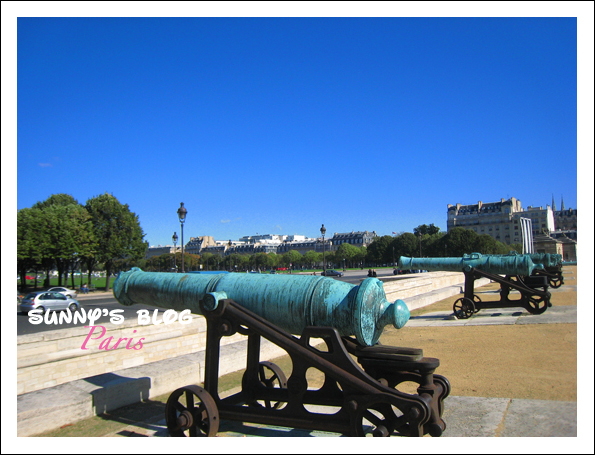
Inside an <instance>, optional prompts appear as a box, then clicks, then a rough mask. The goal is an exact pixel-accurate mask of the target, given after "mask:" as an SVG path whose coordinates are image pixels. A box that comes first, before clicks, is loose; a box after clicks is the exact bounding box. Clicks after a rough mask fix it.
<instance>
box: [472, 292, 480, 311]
mask: <svg viewBox="0 0 595 455" xmlns="http://www.w3.org/2000/svg"><path fill="white" fill-rule="evenodd" d="M476 303H481V297H480V296H478V295H477V294H473V305H474V306H475V311H474V313H477V312H479V308H477V305H475V304H476Z"/></svg>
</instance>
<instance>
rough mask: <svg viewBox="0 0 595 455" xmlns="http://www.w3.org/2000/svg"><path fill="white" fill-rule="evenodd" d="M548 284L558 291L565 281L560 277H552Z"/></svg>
mask: <svg viewBox="0 0 595 455" xmlns="http://www.w3.org/2000/svg"><path fill="white" fill-rule="evenodd" d="M548 284H549V285H550V286H551V287H553V288H554V289H558V288H559V287H560V286H562V285H563V284H564V279H563V278H562V277H561V276H559V275H557V276H552V277H550V278H549V279H548Z"/></svg>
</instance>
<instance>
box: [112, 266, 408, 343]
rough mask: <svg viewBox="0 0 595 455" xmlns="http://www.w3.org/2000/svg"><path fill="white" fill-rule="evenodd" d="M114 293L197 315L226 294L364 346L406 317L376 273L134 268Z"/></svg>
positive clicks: (275, 317)
mask: <svg viewBox="0 0 595 455" xmlns="http://www.w3.org/2000/svg"><path fill="white" fill-rule="evenodd" d="M114 296H115V297H116V299H117V300H118V302H120V303H121V304H123V305H133V304H135V303H143V304H149V305H153V306H157V307H161V308H168V309H173V310H177V311H183V310H186V309H190V310H191V312H192V313H195V314H201V310H200V306H199V301H200V300H202V299H205V298H206V300H205V302H208V306H207V307H208V308H214V307H216V305H217V301H218V300H220V299H222V298H229V299H232V300H234V301H235V302H237V303H238V304H240V305H242V306H243V307H245V308H246V309H248V310H250V311H252V312H253V313H256V314H257V315H259V316H260V317H262V318H264V319H266V320H268V321H269V322H271V323H273V324H275V325H277V326H279V327H281V328H282V329H284V330H286V331H288V332H290V333H293V334H301V333H302V332H303V330H304V328H306V327H308V326H321V327H329V326H330V327H334V328H336V329H337V330H338V332H339V334H340V335H342V336H355V337H356V338H357V340H358V341H359V342H360V343H361V344H362V345H365V346H373V345H374V344H376V343H377V342H378V339H379V338H380V335H381V334H382V331H383V330H384V327H385V326H386V325H388V324H392V325H393V326H394V327H396V328H398V329H400V328H402V327H403V326H404V325H405V324H406V323H407V321H408V320H409V309H408V308H407V305H406V304H405V302H403V301H402V300H397V301H395V302H394V303H390V302H388V301H387V299H386V295H385V293H384V288H383V285H382V282H381V281H380V280H378V279H376V278H367V279H365V280H364V281H363V282H362V283H361V284H360V285H354V284H350V283H345V282H342V281H338V280H335V279H333V278H327V277H322V276H313V275H271V274H252V273H228V274H218V275H206V274H205V275H203V274H193V273H161V272H143V271H142V270H141V269H139V268H133V269H131V270H130V271H128V272H122V273H120V274H119V275H118V278H117V279H116V281H115V282H114Z"/></svg>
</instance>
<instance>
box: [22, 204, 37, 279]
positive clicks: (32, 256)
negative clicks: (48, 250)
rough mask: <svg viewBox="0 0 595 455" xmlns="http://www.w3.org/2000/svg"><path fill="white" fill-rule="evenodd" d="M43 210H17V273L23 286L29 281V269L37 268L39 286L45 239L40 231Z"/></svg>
mask: <svg viewBox="0 0 595 455" xmlns="http://www.w3.org/2000/svg"><path fill="white" fill-rule="evenodd" d="M41 218H42V211H41V209H39V208H24V209H21V210H19V211H18V212H17V273H18V274H19V276H20V280H21V286H25V285H26V284H27V281H26V279H25V276H26V275H27V271H29V270H35V272H36V273H35V286H37V270H38V267H40V266H41V264H42V251H43V247H42V244H43V239H42V237H41V235H40V232H39V231H38V227H39V220H40V219H41Z"/></svg>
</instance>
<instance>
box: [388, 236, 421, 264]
mask: <svg viewBox="0 0 595 455" xmlns="http://www.w3.org/2000/svg"><path fill="white" fill-rule="evenodd" d="M390 246H391V250H392V248H394V249H395V261H397V262H398V261H399V258H400V257H401V256H406V257H418V256H419V237H418V236H416V235H414V234H412V233H411V232H405V233H404V234H401V235H399V236H397V237H395V238H394V239H393V241H392V242H391V244H390ZM391 255H392V251H391Z"/></svg>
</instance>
